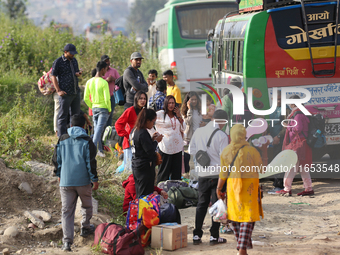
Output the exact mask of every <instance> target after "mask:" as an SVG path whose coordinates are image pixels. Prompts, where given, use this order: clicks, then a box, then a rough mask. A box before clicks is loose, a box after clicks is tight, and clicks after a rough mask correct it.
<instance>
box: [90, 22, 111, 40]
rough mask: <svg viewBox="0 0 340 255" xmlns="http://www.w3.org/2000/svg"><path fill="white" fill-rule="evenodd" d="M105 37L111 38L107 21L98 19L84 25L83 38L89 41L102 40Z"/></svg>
mask: <svg viewBox="0 0 340 255" xmlns="http://www.w3.org/2000/svg"><path fill="white" fill-rule="evenodd" d="M105 35H110V36H112V30H111V28H110V26H109V21H108V20H105V19H100V20H96V21H92V22H91V23H90V24H87V25H86V29H85V37H86V39H87V40H89V41H93V40H98V41H100V40H102V39H103V38H104V36H105Z"/></svg>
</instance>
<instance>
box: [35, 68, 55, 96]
mask: <svg viewBox="0 0 340 255" xmlns="http://www.w3.org/2000/svg"><path fill="white" fill-rule="evenodd" d="M38 88H39V90H40V92H41V93H42V94H43V95H44V96H47V95H51V94H53V93H54V92H55V87H54V85H53V82H52V68H51V69H50V71H48V72H47V73H46V72H43V76H41V78H40V79H39V81H38Z"/></svg>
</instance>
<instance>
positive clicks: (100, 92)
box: [84, 61, 111, 157]
mask: <svg viewBox="0 0 340 255" xmlns="http://www.w3.org/2000/svg"><path fill="white" fill-rule="evenodd" d="M96 69H97V73H96V76H95V77H93V78H91V79H90V80H88V81H87V82H86V86H85V92H84V101H85V103H86V104H87V106H88V107H89V108H91V109H92V112H93V123H94V135H93V143H94V144H95V145H96V146H97V150H98V153H97V156H100V157H105V154H104V153H103V146H102V141H101V137H102V133H103V132H104V129H105V127H106V123H107V120H108V118H109V116H110V113H111V101H110V98H111V96H110V90H109V84H108V82H107V81H106V80H104V79H103V78H102V77H103V76H104V75H105V73H106V71H107V69H108V65H107V63H106V62H104V61H99V62H98V63H97V68H96ZM90 95H91V99H90ZM91 100H92V101H91Z"/></svg>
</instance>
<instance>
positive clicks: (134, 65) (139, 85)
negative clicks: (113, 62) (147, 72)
mask: <svg viewBox="0 0 340 255" xmlns="http://www.w3.org/2000/svg"><path fill="white" fill-rule="evenodd" d="M142 59H144V58H143V57H142V54H140V53H139V52H134V53H132V54H131V57H130V62H131V65H130V66H129V67H128V68H126V69H125V71H124V74H123V84H124V89H125V95H126V102H125V104H124V110H126V109H128V108H129V107H131V106H132V105H133V102H134V96H135V94H136V93H137V92H138V91H143V92H148V83H147V82H146V81H145V79H144V76H143V73H142V72H141V71H139V68H140V67H141V65H142Z"/></svg>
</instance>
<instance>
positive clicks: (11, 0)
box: [1, 0, 26, 19]
mask: <svg viewBox="0 0 340 255" xmlns="http://www.w3.org/2000/svg"><path fill="white" fill-rule="evenodd" d="M25 2H26V0H3V1H1V5H2V9H3V10H4V12H5V13H7V14H8V15H9V17H10V18H11V19H16V18H18V17H20V16H23V15H25V12H26V5H25Z"/></svg>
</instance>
